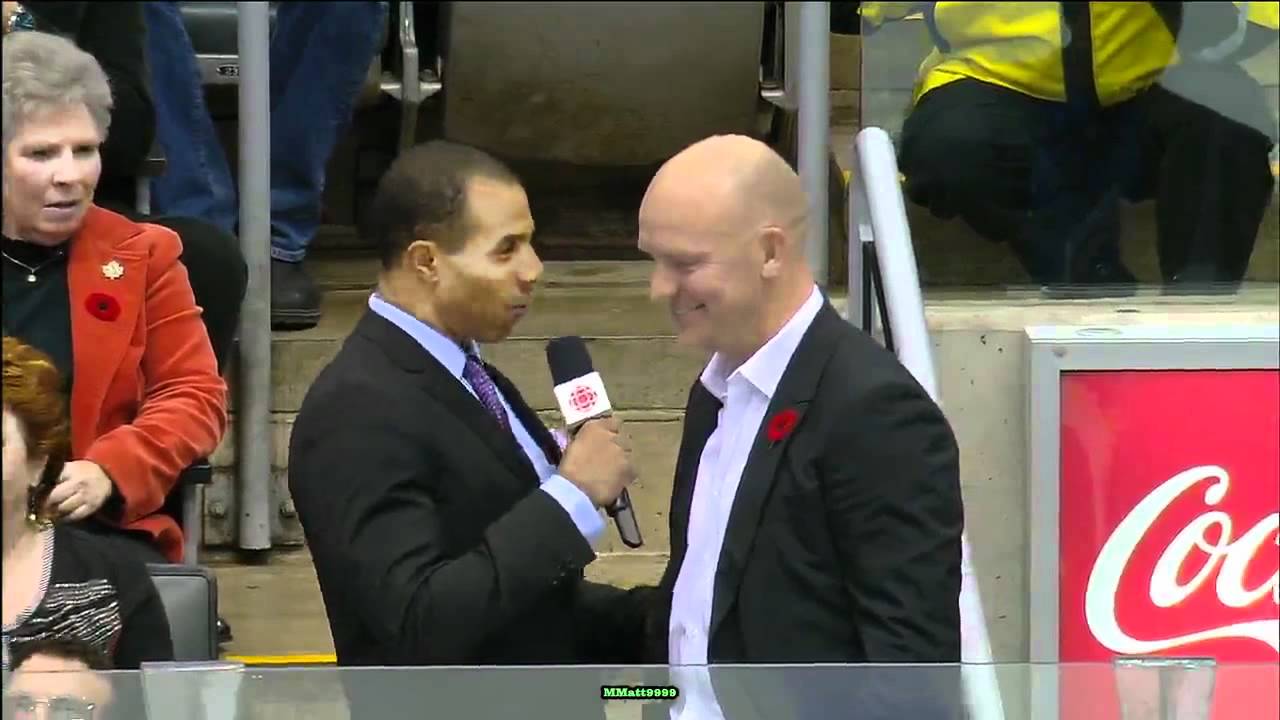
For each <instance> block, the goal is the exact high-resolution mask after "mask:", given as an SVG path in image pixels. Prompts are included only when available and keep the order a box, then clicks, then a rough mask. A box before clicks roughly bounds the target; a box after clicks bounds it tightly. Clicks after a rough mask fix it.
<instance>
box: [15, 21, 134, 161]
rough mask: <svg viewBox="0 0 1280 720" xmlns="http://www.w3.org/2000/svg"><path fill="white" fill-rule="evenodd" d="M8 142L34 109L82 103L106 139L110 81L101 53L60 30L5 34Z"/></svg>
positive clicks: (49, 108) (42, 110) (110, 105)
mask: <svg viewBox="0 0 1280 720" xmlns="http://www.w3.org/2000/svg"><path fill="white" fill-rule="evenodd" d="M3 73H4V117H3V121H4V146H5V147H6V148H7V147H9V141H10V140H12V139H13V137H14V135H16V134H17V132H18V128H19V127H20V126H21V125H22V123H23V122H24V121H26V120H27V119H29V118H30V117H31V116H32V115H34V114H36V113H40V112H44V111H46V110H51V109H57V108H65V107H68V106H75V105H83V106H84V107H85V109H86V110H88V111H89V117H91V118H93V122H94V124H95V125H97V126H98V132H99V134H101V135H102V138H103V139H104V140H105V139H106V137H107V128H108V127H110V125H111V108H112V106H113V105H114V103H113V101H112V99H111V83H110V82H109V81H108V80H107V73H106V72H104V71H103V69H102V66H101V65H100V64H98V61H97V59H95V58H94V57H93V56H92V55H90V54H89V53H87V52H85V51H84V50H81V49H80V48H79V47H77V46H76V44H75V43H73V42H71V41H70V40H68V39H66V38H64V37H61V36H59V35H51V34H49V33H42V32H35V31H31V30H26V31H20V32H11V33H8V34H6V35H5V36H4V65H3Z"/></svg>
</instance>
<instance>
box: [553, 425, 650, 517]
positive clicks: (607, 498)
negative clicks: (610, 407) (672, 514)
mask: <svg viewBox="0 0 1280 720" xmlns="http://www.w3.org/2000/svg"><path fill="white" fill-rule="evenodd" d="M620 430H621V423H619V422H618V419H617V418H616V417H613V416H608V417H603V418H600V419H598V420H588V421H587V422H586V423H584V424H583V425H582V426H581V427H579V428H578V431H577V433H575V434H574V436H573V439H572V440H571V441H570V442H569V445H568V447H566V448H565V450H564V457H563V459H561V461H560V474H561V475H562V476H563V477H564V478H565V479H566V480H568V481H569V482H571V483H573V484H574V485H576V486H578V489H579V490H581V491H582V492H584V493H586V495H587V497H589V498H591V502H592V503H594V504H595V506H596V507H599V508H609V507H611V506H612V505H613V503H614V502H615V501H616V500H617V499H618V496H619V495H621V494H622V492H623V491H624V490H626V489H627V486H628V485H630V484H631V483H633V482H635V479H636V471H635V468H634V467H632V465H631V449H630V448H629V447H627V442H626V440H625V438H623V436H622V435H621V433H620Z"/></svg>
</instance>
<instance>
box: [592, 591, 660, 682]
mask: <svg viewBox="0 0 1280 720" xmlns="http://www.w3.org/2000/svg"><path fill="white" fill-rule="evenodd" d="M657 599H658V589H657V588H656V587H652V586H639V587H634V588H631V589H629V590H624V589H622V588H619V587H614V586H612V585H604V584H601V583H594V582H583V583H581V584H580V585H579V586H578V595H577V604H576V607H575V611H576V612H575V615H576V620H577V622H576V625H577V628H578V645H579V646H580V647H581V648H582V655H583V657H582V662H584V663H588V664H592V665H641V664H645V663H648V662H649V658H646V657H645V645H646V643H645V640H646V634H645V633H646V621H647V620H648V618H649V614H650V613H651V612H652V606H653V605H654V603H655V602H656V601H657Z"/></svg>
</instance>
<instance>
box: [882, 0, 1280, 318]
mask: <svg viewBox="0 0 1280 720" xmlns="http://www.w3.org/2000/svg"><path fill="white" fill-rule="evenodd" d="M860 12H861V16H862V25H863V34H864V35H872V34H873V33H874V31H875V30H876V29H877V28H878V27H879V26H880V25H881V24H882V23H885V22H889V21H895V20H901V19H904V18H907V17H912V16H914V17H916V18H919V19H921V20H922V22H923V25H924V27H925V28H926V29H927V31H928V32H929V34H930V38H931V40H932V42H933V45H934V48H933V50H932V52H931V53H930V54H929V55H928V57H926V58H925V60H924V62H923V63H922V64H921V66H920V69H919V73H918V75H917V82H916V88H915V93H914V98H913V108H912V110H911V111H910V113H909V115H908V116H907V118H906V120H905V123H904V125H903V128H902V137H901V140H900V151H899V155H900V157H899V164H900V168H901V170H902V172H903V174H904V176H905V178H906V183H905V187H904V191H905V193H906V194H907V196H908V197H909V198H910V199H911V200H912V201H913V202H915V203H917V204H919V205H923V206H925V207H927V208H929V209H930V210H931V211H932V212H933V213H934V214H935V215H937V216H939V217H944V218H948V217H955V216H959V217H961V218H963V219H964V220H965V221H967V222H968V223H969V224H970V225H971V226H972V227H973V228H974V229H975V230H977V231H978V232H979V233H980V234H982V235H984V236H985V237H987V238H988V239H991V240H994V241H1007V242H1009V243H1010V245H1011V247H1012V249H1013V251H1014V253H1015V255H1016V256H1017V257H1018V259H1019V261H1020V262H1021V263H1022V265H1023V266H1024V267H1025V268H1026V270H1027V272H1028V274H1029V275H1030V276H1031V278H1032V280H1033V281H1035V282H1037V283H1039V284H1041V285H1045V286H1048V287H1050V288H1053V289H1056V290H1059V291H1070V290H1071V289H1079V288H1081V286H1085V287H1086V288H1087V292H1097V291H1099V289H1100V286H1105V285H1111V286H1112V290H1114V291H1115V292H1118V293H1121V294H1123V293H1124V292H1128V291H1131V289H1132V286H1133V283H1134V276H1133V275H1132V274H1131V273H1130V272H1129V270H1128V269H1127V268H1125V266H1124V264H1123V263H1122V262H1121V260H1120V253H1119V235H1120V223H1119V219H1118V212H1117V211H1118V208H1119V202H1120V200H1121V199H1126V200H1131V201H1132V200H1141V199H1147V198H1151V197H1154V198H1155V199H1156V204H1157V210H1156V216H1157V234H1158V249H1159V256H1160V270H1161V274H1162V276H1163V279H1164V281H1165V283H1166V286H1167V287H1178V288H1192V287H1194V288H1196V289H1205V288H1208V287H1214V288H1216V289H1228V290H1230V289H1233V288H1234V287H1235V286H1236V285H1237V284H1238V283H1239V281H1240V280H1241V279H1242V278H1243V277H1244V273H1245V270H1246V268H1247V266H1248V263H1249V256H1250V254H1251V253H1252V251H1253V245H1254V242H1255V239H1256V236H1257V232H1258V227H1259V225H1260V223H1261V221H1262V217H1263V213H1264V212H1265V210H1266V207H1267V204H1268V202H1269V201H1270V198H1271V192H1272V187H1273V185H1274V182H1275V181H1274V178H1273V176H1272V173H1271V168H1270V163H1269V160H1268V152H1269V150H1270V148H1271V146H1272V144H1273V143H1274V142H1275V136H1276V120H1275V118H1274V117H1273V116H1272V114H1271V111H1270V110H1269V109H1268V107H1267V103H1266V101H1265V98H1264V95H1263V93H1262V89H1261V87H1260V86H1259V84H1258V82H1257V81H1256V80H1254V79H1253V78H1252V77H1251V76H1250V75H1249V74H1248V73H1247V72H1246V71H1245V70H1244V69H1243V68H1242V67H1241V66H1240V64H1239V61H1240V60H1241V59H1243V58H1246V57H1249V56H1250V55H1252V54H1254V53H1256V52H1258V51H1259V50H1261V49H1262V48H1264V47H1266V46H1267V45H1268V44H1269V43H1272V42H1275V40H1276V37H1277V33H1276V30H1277V29H1278V28H1280V3H1277V2H1247V3H1241V2H1237V3H1210V2H932V3H894V2H864V3H861V8H860ZM866 42H874V40H871V39H868V40H866Z"/></svg>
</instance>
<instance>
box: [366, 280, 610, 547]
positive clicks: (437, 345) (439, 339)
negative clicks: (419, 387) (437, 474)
mask: <svg viewBox="0 0 1280 720" xmlns="http://www.w3.org/2000/svg"><path fill="white" fill-rule="evenodd" d="M369 309H370V310H372V311H374V312H375V313H377V314H378V315H380V316H382V317H383V318H385V319H386V320H388V321H389V322H391V323H392V324H393V325H395V326H396V327H398V328H400V329H401V330H403V331H405V332H406V333H407V334H408V335H409V336H410V337H412V338H413V339H414V340H417V341H418V344H419V345H421V346H422V349H424V350H426V351H427V352H428V353H430V354H431V356H432V357H434V358H435V359H436V360H438V361H439V362H440V364H441V365H444V367H445V369H447V370H448V371H449V374H450V375H453V376H454V377H455V378H457V380H458V382H460V383H462V386H463V387H464V388H466V389H467V392H469V393H471V394H472V395H476V390H475V388H473V387H471V383H469V382H467V381H466V379H465V378H463V377H462V370H463V367H465V365H466V363H467V356H466V353H465V352H464V351H463V349H462V347H461V346H460V345H458V344H457V343H456V342H454V341H453V340H450V339H449V338H447V337H445V335H444V334H443V333H441V332H440V331H439V330H437V329H435V328H433V327H431V326H430V325H427V324H426V323H424V322H422V321H421V320H419V319H417V318H416V317H414V316H412V315H410V314H409V313H407V312H405V311H404V310H401V309H400V308H398V307H396V306H395V305H392V304H391V303H389V302H387V301H386V300H383V299H382V298H381V297H379V296H378V294H377V293H374V294H372V295H370V296H369ZM472 351H473V352H474V354H475V355H476V357H479V356H480V353H479V348H476V347H474V343H473V347H472ZM494 390H495V391H496V392H497V394H498V399H499V400H501V401H502V408H503V410H505V411H506V413H507V420H508V424H509V425H510V426H511V432H512V434H514V435H515V437H516V442H517V443H519V444H520V449H522V450H524V454H525V457H527V458H529V462H530V463H532V464H533V469H534V471H536V472H537V473H538V479H539V480H540V481H541V485H540V489H541V490H542V491H543V492H545V493H547V494H548V495H550V496H551V497H553V498H555V500H556V502H557V503H559V505H560V507H562V508H564V510H565V512H567V513H569V517H570V518H571V519H572V520H573V524H574V525H576V526H577V528H578V531H579V532H581V533H582V536H583V537H584V538H585V539H586V540H587V542H588V543H590V544H591V545H593V546H594V545H595V544H596V543H597V542H599V540H600V538H601V536H603V535H604V530H605V523H604V518H602V517H601V516H600V511H599V510H598V509H597V508H596V506H595V504H594V503H592V502H591V498H589V497H587V494H586V493H584V492H582V490H580V489H579V488H578V486H577V485H574V484H573V483H572V482H570V481H569V480H568V479H566V478H565V477H564V476H562V475H561V474H560V473H558V472H557V471H556V470H557V469H556V468H555V467H554V466H552V465H551V463H550V462H548V461H547V456H546V454H544V453H543V452H542V448H540V447H538V443H537V442H536V441H535V440H534V439H533V435H532V434H530V433H529V430H528V428H526V427H525V426H524V423H523V422H521V421H520V418H518V417H516V414H515V412H513V411H512V410H511V405H510V403H508V402H507V398H506V397H505V396H504V395H503V394H502V390H500V389H498V388H496V387H495V388H494ZM478 397H479V396H477V398H478ZM553 435H554V433H553ZM556 442H557V443H559V444H561V446H562V447H561V449H563V442H562V440H561V438H556Z"/></svg>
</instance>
